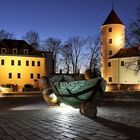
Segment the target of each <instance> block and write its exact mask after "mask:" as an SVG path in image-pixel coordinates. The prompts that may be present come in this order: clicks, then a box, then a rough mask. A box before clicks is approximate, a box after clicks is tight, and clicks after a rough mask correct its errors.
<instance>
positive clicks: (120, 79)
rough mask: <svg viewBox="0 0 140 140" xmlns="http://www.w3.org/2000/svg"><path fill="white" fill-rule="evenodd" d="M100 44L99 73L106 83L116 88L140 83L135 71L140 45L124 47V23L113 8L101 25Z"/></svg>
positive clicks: (138, 75)
mask: <svg viewBox="0 0 140 140" xmlns="http://www.w3.org/2000/svg"><path fill="white" fill-rule="evenodd" d="M101 44H102V45H101V54H102V57H101V63H102V68H101V74H102V77H103V78H104V79H105V80H106V81H107V84H108V85H116V86H117V88H120V85H126V84H128V85H129V84H140V72H136V69H137V66H138V65H140V63H139V61H138V60H139V59H138V58H139V56H140V49H139V48H140V47H135V48H125V25H124V24H123V23H122V21H121V20H120V18H119V17H118V16H117V14H116V13H115V11H114V10H113V9H112V10H111V12H110V14H109V15H108V17H107V19H106V20H105V22H104V23H103V25H102V27H101ZM130 62H132V63H133V64H132V65H131V66H129V67H128V64H130ZM134 63H135V65H134ZM108 87H109V86H108ZM110 87H111V86H110ZM110 90H111V89H110Z"/></svg>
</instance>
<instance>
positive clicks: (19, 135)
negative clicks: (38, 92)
mask: <svg viewBox="0 0 140 140" xmlns="http://www.w3.org/2000/svg"><path fill="white" fill-rule="evenodd" d="M15 104H16V103H15ZM7 106H8V105H7ZM9 106H10V105H9ZM4 108H5V107H4ZM139 108H140V105H139V104H137V105H135V104H133V105H132V106H130V105H129V106H127V105H113V106H111V105H109V106H107V105H106V106H105V105H104V106H99V107H98V117H97V118H96V119H95V120H91V119H89V118H87V117H85V116H83V115H80V114H79V110H78V109H73V108H70V107H48V106H47V105H46V104H42V103H40V102H39V103H38V105H37V104H32V105H31V104H30V105H23V106H22V105H21V106H19V104H18V106H16V105H12V107H11V108H6V109H1V111H0V140H139V139H140V109H139Z"/></svg>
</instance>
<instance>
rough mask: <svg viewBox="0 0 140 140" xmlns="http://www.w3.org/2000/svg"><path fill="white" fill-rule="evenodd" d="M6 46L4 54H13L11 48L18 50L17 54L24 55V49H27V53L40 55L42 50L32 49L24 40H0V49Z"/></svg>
mask: <svg viewBox="0 0 140 140" xmlns="http://www.w3.org/2000/svg"><path fill="white" fill-rule="evenodd" d="M1 48H6V54H13V52H12V50H13V48H16V49H17V50H18V52H17V54H19V55H24V49H28V51H29V53H28V55H35V56H36V55H37V56H42V51H39V50H36V49H34V48H33V47H32V46H31V45H29V44H28V43H27V42H25V41H24V40H14V39H3V40H1V41H0V49H1Z"/></svg>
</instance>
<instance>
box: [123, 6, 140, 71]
mask: <svg viewBox="0 0 140 140" xmlns="http://www.w3.org/2000/svg"><path fill="white" fill-rule="evenodd" d="M126 43H127V44H126V45H127V47H138V46H139V45H140V4H139V5H138V7H137V9H136V17H135V19H133V20H131V22H130V24H129V29H128V33H127V37H126ZM138 51H139V49H138ZM124 66H125V67H126V68H127V69H129V70H133V71H135V72H136V73H138V72H139V71H140V57H139V56H137V57H134V58H130V60H129V61H127V62H125V65H124Z"/></svg>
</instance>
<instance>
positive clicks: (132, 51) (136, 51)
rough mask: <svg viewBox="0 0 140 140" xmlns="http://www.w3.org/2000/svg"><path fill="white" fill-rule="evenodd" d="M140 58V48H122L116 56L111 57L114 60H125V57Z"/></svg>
mask: <svg viewBox="0 0 140 140" xmlns="http://www.w3.org/2000/svg"><path fill="white" fill-rule="evenodd" d="M136 56H140V46H138V47H133V48H122V49H120V50H119V51H118V52H117V53H116V54H115V55H113V56H112V57H109V59H112V58H125V57H136Z"/></svg>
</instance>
